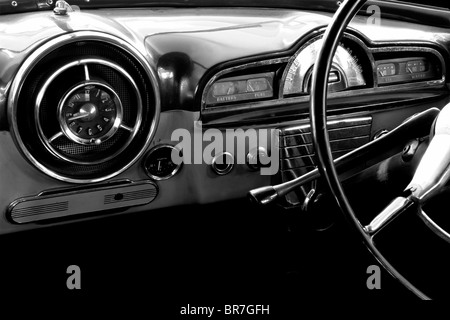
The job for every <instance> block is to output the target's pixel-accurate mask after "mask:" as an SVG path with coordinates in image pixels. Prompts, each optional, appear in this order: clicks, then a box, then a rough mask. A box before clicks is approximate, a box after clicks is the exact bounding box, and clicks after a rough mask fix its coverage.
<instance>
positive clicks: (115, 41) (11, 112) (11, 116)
mask: <svg viewBox="0 0 450 320" xmlns="http://www.w3.org/2000/svg"><path fill="white" fill-rule="evenodd" d="M83 40H84V41H99V42H103V43H107V44H110V45H113V46H115V47H117V48H118V49H120V50H122V51H124V52H125V53H127V54H129V55H130V56H131V57H132V58H133V59H135V61H136V62H137V63H138V64H139V66H140V67H141V68H142V69H143V70H144V71H145V74H146V76H147V77H148V79H149V81H150V83H151V86H152V90H153V97H154V99H153V101H152V103H153V105H152V107H153V108H154V117H153V119H152V121H151V124H150V130H149V132H148V134H147V137H146V139H145V143H144V144H143V145H142V148H141V150H140V151H139V152H138V153H137V154H136V156H135V157H134V158H133V159H132V160H131V161H130V162H129V163H128V164H126V165H124V166H123V167H122V168H121V169H120V170H117V171H115V172H113V173H110V174H107V175H104V176H100V177H96V178H90V179H76V178H70V177H67V176H64V175H61V174H59V173H57V172H54V171H52V170H50V169H48V168H47V167H45V166H44V165H43V164H41V163H40V162H39V161H38V160H37V159H36V158H35V157H34V156H33V155H32V154H31V153H30V152H29V151H28V150H27V148H26V146H25V144H24V141H23V140H22V138H21V137H20V134H19V128H18V125H17V103H18V99H19V94H20V92H21V91H22V87H23V84H24V82H25V80H26V78H27V76H28V75H29V74H30V72H31V70H32V69H33V68H34V67H35V66H36V65H37V64H38V63H39V62H40V61H41V60H42V59H43V58H44V57H45V56H46V55H48V54H50V53H51V52H52V51H54V50H56V49H58V48H60V47H62V46H64V45H67V44H70V43H74V42H78V41H83ZM74 63H78V61H76V62H74ZM10 89H11V91H10V94H9V99H8V120H9V125H10V132H11V135H12V137H13V139H14V142H15V143H16V145H17V147H18V148H19V150H20V151H21V152H22V154H23V155H24V156H25V158H26V159H27V160H28V161H29V162H30V163H31V164H33V165H34V166H35V167H36V168H37V169H39V170H40V171H41V172H43V173H44V174H46V175H48V176H50V177H52V178H55V179H57V180H61V181H64V182H70V183H95V182H100V181H105V180H108V179H110V178H112V177H114V176H117V175H118V174H120V173H122V172H124V171H125V170H127V169H128V168H129V167H131V166H132V165H133V164H134V163H135V162H136V161H137V160H138V159H139V158H140V157H141V156H142V155H143V154H144V152H145V151H146V149H147V147H148V146H149V144H150V142H151V140H152V139H153V137H154V135H155V132H156V128H157V126H158V122H159V116H160V112H161V98H160V91H159V82H158V78H157V75H156V73H155V71H154V70H153V69H152V68H151V66H150V64H149V62H148V61H147V60H146V57H145V55H144V54H143V53H141V52H140V51H139V50H138V49H137V48H135V47H134V46H133V45H132V44H130V43H129V42H127V41H125V40H124V39H121V38H119V37H116V36H114V35H111V34H107V33H103V32H97V31H78V32H73V33H68V34H64V35H62V36H59V37H57V38H54V39H51V40H49V41H48V42H46V43H43V44H42V45H41V46H39V47H38V48H36V49H35V50H34V51H32V52H31V54H30V55H29V56H28V57H27V59H26V60H25V61H24V63H23V64H22V65H21V67H20V68H19V70H18V72H17V74H16V76H15V78H14V81H13V83H12V85H11V88H10ZM139 126H140V123H136V127H139ZM136 132H137V130H136Z"/></svg>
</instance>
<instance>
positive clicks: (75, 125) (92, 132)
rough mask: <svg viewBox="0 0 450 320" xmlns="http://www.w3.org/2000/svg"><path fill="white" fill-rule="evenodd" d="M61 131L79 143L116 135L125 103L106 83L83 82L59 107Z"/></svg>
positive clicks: (95, 142)
mask: <svg viewBox="0 0 450 320" xmlns="http://www.w3.org/2000/svg"><path fill="white" fill-rule="evenodd" d="M58 118H59V122H60V126H61V129H62V132H63V133H64V134H65V135H66V136H67V137H68V138H69V139H71V140H72V141H74V142H77V143H80V144H86V145H89V144H97V145H98V144H100V143H102V142H103V141H106V140H107V139H109V138H110V137H112V136H113V135H114V133H115V132H116V131H117V129H118V128H119V126H120V124H121V121H122V103H121V102H120V99H119V97H118V95H117V94H116V93H115V92H114V90H113V89H112V88H110V87H109V86H108V85H106V84H102V83H98V82H88V83H82V84H80V85H77V86H75V87H74V88H72V89H71V90H69V92H68V93H67V94H66V95H65V97H64V98H63V100H62V102H61V103H60V105H59V108H58Z"/></svg>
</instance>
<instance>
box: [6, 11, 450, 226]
mask: <svg viewBox="0 0 450 320" xmlns="http://www.w3.org/2000/svg"><path fill="white" fill-rule="evenodd" d="M331 19H332V14H331V13H327V12H318V11H305V10H293V9H268V8H129V9H124V8H117V9H90V10H88V9H86V10H85V9H83V10H81V11H79V12H71V13H69V14H68V15H65V16H61V15H56V14H54V13H53V12H51V11H45V12H34V13H26V14H11V15H5V16H3V17H2V20H1V21H0V145H1V149H2V152H1V153H0V166H1V170H0V184H1V185H0V189H1V190H2V192H1V193H0V210H1V212H2V215H1V216H0V234H5V233H11V232H17V231H23V230H29V229H36V228H43V227H46V226H50V225H59V224H64V223H67V222H70V221H79V220H88V219H93V218H98V217H103V216H110V215H121V214H127V213H133V212H141V213H142V214H151V212H152V210H156V209H159V208H168V207H178V206H183V205H188V204H207V203H215V202H220V201H225V200H232V199H240V198H244V197H245V196H246V194H247V192H248V191H249V190H251V189H254V188H258V187H262V186H266V185H270V184H274V183H279V182H285V181H289V180H291V179H293V178H296V177H299V176H301V175H303V174H305V173H307V172H308V171H310V170H312V169H313V168H315V167H316V161H315V159H314V148H313V145H312V138H311V133H310V126H309V118H308V115H309V110H308V108H309V99H310V98H309V92H310V85H311V77H312V70H313V66H314V62H315V59H316V56H317V53H318V50H319V49H320V45H321V38H322V35H323V33H324V30H325V27H326V26H327V25H328V24H329V23H330V21H331ZM449 48H450V33H449V32H448V29H445V28H439V27H432V26H427V27H426V28H424V27H423V26H422V25H420V24H416V23H411V22H403V21H396V20H390V19H382V22H381V24H380V25H374V24H371V23H368V16H367V15H364V14H362V15H358V16H357V17H356V18H355V19H353V21H352V23H351V24H350V27H349V28H348V29H347V31H346V33H345V36H344V37H343V39H342V40H341V42H340V44H339V47H338V49H337V51H336V55H335V57H334V59H333V64H332V68H331V72H330V74H329V78H328V83H329V84H328V91H329V94H328V113H329V125H328V127H329V136H330V142H331V148H332V154H333V156H334V157H339V156H341V155H344V154H345V153H347V152H349V151H351V150H354V149H356V148H358V147H360V146H362V145H364V144H366V143H368V142H370V141H372V140H373V139H375V138H377V137H379V136H380V135H382V134H383V133H385V132H388V131H389V130H392V128H394V127H395V126H397V125H398V124H400V123H401V122H402V121H403V120H405V119H406V118H408V117H410V116H412V115H413V114H415V113H417V112H420V111H423V110H425V109H427V108H430V107H438V108H441V107H443V106H444V105H445V104H446V103H447V102H448V101H449V99H448V93H449V87H448V84H447V75H448V70H447V66H448V63H449V57H450V56H449ZM239 130H241V133H242V135H238V136H237V137H233V138H232V139H236V140H237V144H230V145H228V144H226V143H225V140H226V138H227V137H228V133H230V132H234V133H236V131H239ZM180 137H183V141H182V143H181V139H180ZM212 137H214V139H213V138H212ZM218 137H219V138H220V137H222V138H221V139H219V138H218ZM253 137H257V138H255V139H256V140H255V139H253ZM241 138H242V139H241ZM213 140H214V142H215V143H217V146H219V147H217V148H212V147H211V143H212V141H213ZM218 140H222V141H220V142H218ZM253 140H255V141H257V142H256V145H254V144H253V143H252V142H253ZM262 142H265V143H262ZM221 145H223V146H224V147H223V148H220V146H221ZM181 149H182V150H181ZM219 149H223V150H221V151H218V150H219ZM240 150H243V151H242V152H240ZM189 151H192V152H189ZM197 151H198V152H197ZM198 154H200V156H198ZM238 154H242V157H238ZM174 155H175V156H176V155H178V156H179V157H180V158H182V159H183V161H180V162H176V161H174V159H173V158H174ZM267 158H270V159H271V163H269V164H268V163H263V162H264V161H263V160H264V159H267ZM269 167H270V168H269ZM266 169H267V170H266ZM269 169H271V171H270V170H269ZM269 171H270V172H269ZM308 191H309V190H308V187H307V186H303V187H302V188H300V189H299V190H298V191H295V192H291V193H290V194H288V195H287V196H286V197H284V199H283V200H282V201H281V205H282V206H283V207H286V208H292V207H298V206H301V205H302V204H303V202H304V201H305V197H306V195H307V194H308Z"/></svg>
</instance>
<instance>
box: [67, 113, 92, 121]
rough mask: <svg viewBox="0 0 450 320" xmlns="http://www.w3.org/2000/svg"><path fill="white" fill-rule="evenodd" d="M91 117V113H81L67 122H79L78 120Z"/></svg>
mask: <svg viewBox="0 0 450 320" xmlns="http://www.w3.org/2000/svg"><path fill="white" fill-rule="evenodd" d="M89 115H90V113H89V112H79V113H75V114H74V115H73V117H71V118H69V119H67V120H68V121H73V120H78V119H82V118H86V117H89Z"/></svg>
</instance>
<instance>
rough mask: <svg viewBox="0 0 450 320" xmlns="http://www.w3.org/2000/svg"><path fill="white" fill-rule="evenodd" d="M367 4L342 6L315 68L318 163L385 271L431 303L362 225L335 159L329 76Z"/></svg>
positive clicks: (353, 1) (355, 1) (349, 0)
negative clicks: (344, 38) (338, 51)
mask: <svg viewBox="0 0 450 320" xmlns="http://www.w3.org/2000/svg"><path fill="white" fill-rule="evenodd" d="M366 2H367V0H345V1H344V2H343V3H342V4H341V5H340V7H339V9H338V10H337V12H336V14H335V15H334V17H333V20H332V22H331V23H330V24H329V26H328V27H327V29H326V31H325V34H324V36H323V43H322V47H321V49H320V50H319V53H318V55H317V59H316V62H315V65H314V70H313V75H312V84H311V104H310V122H311V134H312V139H313V144H314V148H315V152H316V159H317V160H318V162H319V171H320V173H321V176H322V177H323V178H324V179H325V181H326V182H327V184H328V186H329V188H330V190H331V193H332V194H333V197H334V198H335V200H336V202H337V204H338V205H339V207H340V208H341V210H342V211H343V213H344V215H345V216H346V218H347V220H349V222H350V223H351V224H352V225H353V226H354V227H355V228H356V229H357V231H358V233H359V234H360V236H361V237H362V239H363V242H364V244H365V245H366V246H367V247H368V249H369V250H370V252H371V253H372V254H373V256H374V257H375V258H376V259H377V260H378V261H379V263H380V264H381V265H382V266H383V267H384V269H385V270H387V271H388V272H389V273H390V274H391V275H392V276H393V277H394V278H396V279H397V280H398V281H399V282H400V283H401V284H402V285H403V286H405V287H406V288H407V289H408V290H410V291H411V292H412V293H414V294H415V295H416V296H417V297H419V298H421V299H424V300H429V299H430V298H429V297H428V296H427V295H426V294H424V293H423V292H422V291H420V290H419V289H418V288H416V287H415V286H414V285H413V284H412V283H410V282H409V281H408V280H407V279H406V278H405V277H403V275H401V274H400V273H399V272H398V271H397V270H396V269H395V268H394V266H392V265H391V264H390V263H389V261H388V260H387V259H386V258H385V257H384V256H383V255H382V254H381V252H380V251H379V250H378V249H377V248H376V247H375V245H374V242H373V238H372V237H371V236H370V235H369V234H368V233H367V232H366V231H365V229H364V227H363V226H362V225H361V223H360V221H359V220H358V218H357V217H356V215H355V213H354V211H353V209H352V207H351V205H350V203H349V201H348V199H347V196H346V195H345V192H344V190H343V188H342V185H341V183H340V181H339V178H338V174H337V171H336V168H335V165H334V161H333V158H332V155H331V146H330V141H329V137H328V130H327V119H326V118H327V117H326V111H327V91H328V90H327V88H328V74H329V72H330V69H331V63H332V60H333V57H334V54H335V52H336V49H337V47H338V45H339V41H340V39H341V38H342V36H343V34H344V31H345V29H346V28H347V26H348V24H349V23H350V21H351V20H352V19H353V17H354V16H355V15H356V14H357V13H358V11H359V10H360V9H361V8H362V6H363V5H364V4H365V3H366Z"/></svg>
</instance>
